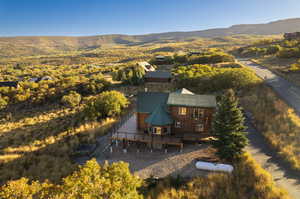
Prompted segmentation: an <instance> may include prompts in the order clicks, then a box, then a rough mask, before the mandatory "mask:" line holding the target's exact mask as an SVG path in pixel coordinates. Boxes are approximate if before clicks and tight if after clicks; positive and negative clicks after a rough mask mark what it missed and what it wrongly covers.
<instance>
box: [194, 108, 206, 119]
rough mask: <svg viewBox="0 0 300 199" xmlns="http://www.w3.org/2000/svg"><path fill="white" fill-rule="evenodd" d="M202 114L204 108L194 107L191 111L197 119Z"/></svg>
mask: <svg viewBox="0 0 300 199" xmlns="http://www.w3.org/2000/svg"><path fill="white" fill-rule="evenodd" d="M203 116H204V110H203V109H200V108H195V109H194V111H193V118H194V119H199V118H202V117H203Z"/></svg>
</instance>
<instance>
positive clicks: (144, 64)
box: [137, 61, 155, 72]
mask: <svg viewBox="0 0 300 199" xmlns="http://www.w3.org/2000/svg"><path fill="white" fill-rule="evenodd" d="M137 65H138V66H140V67H142V68H143V69H144V70H145V72H149V71H155V68H154V67H153V66H152V65H151V64H149V63H148V62H145V61H144V62H139V63H137Z"/></svg>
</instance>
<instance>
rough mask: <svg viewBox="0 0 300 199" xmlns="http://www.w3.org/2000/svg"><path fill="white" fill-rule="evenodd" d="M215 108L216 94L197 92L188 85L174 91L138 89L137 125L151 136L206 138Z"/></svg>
mask: <svg viewBox="0 0 300 199" xmlns="http://www.w3.org/2000/svg"><path fill="white" fill-rule="evenodd" d="M215 108H216V97H215V96H213V95H197V94H195V93H193V92H191V91H189V90H187V89H185V88H182V89H179V90H177V91H175V92H172V93H162V92H139V93H138V95H137V114H136V115H137V117H136V118H137V128H138V129H139V130H140V131H143V132H145V133H147V134H151V135H174V136H176V137H185V135H186V134H191V133H192V134H197V135H203V137H205V136H208V135H209V134H210V129H211V122H212V118H213V114H214V112H215ZM198 137H199V136H198ZM200 137H201V136H200Z"/></svg>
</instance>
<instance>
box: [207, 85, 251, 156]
mask: <svg viewBox="0 0 300 199" xmlns="http://www.w3.org/2000/svg"><path fill="white" fill-rule="evenodd" d="M244 120H245V118H244V116H243V113H242V111H241V108H240V107H239V106H238V100H237V99H236V97H235V94H234V91H233V90H228V91H226V93H225V95H224V96H222V98H221V100H220V102H219V104H218V107H217V113H216V115H215V119H214V124H213V134H214V136H215V137H216V140H215V141H214V142H213V146H214V147H215V148H216V149H217V153H216V154H217V155H218V156H219V157H220V158H221V159H225V160H230V161H232V160H234V159H238V158H239V157H240V155H241V154H242V153H243V148H244V147H245V146H246V145H247V143H248V139H247V137H246V132H245V130H246V127H245V126H244Z"/></svg>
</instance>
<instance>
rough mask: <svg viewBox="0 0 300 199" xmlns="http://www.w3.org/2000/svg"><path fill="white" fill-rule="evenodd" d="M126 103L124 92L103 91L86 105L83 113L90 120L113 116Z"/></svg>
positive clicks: (126, 104) (124, 106)
mask: <svg viewBox="0 0 300 199" xmlns="http://www.w3.org/2000/svg"><path fill="white" fill-rule="evenodd" d="M128 103H129V102H128V100H127V99H126V97H125V96H124V94H122V93H120V92H118V91H105V92H103V93H101V94H100V95H98V96H97V97H96V99H94V100H92V101H91V102H89V103H88V104H87V105H86V108H85V110H84V113H85V116H86V117H87V118H89V119H92V120H95V119H100V118H104V117H113V116H117V115H119V114H120V113H121V111H122V109H124V108H126V107H127V106H128Z"/></svg>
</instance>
